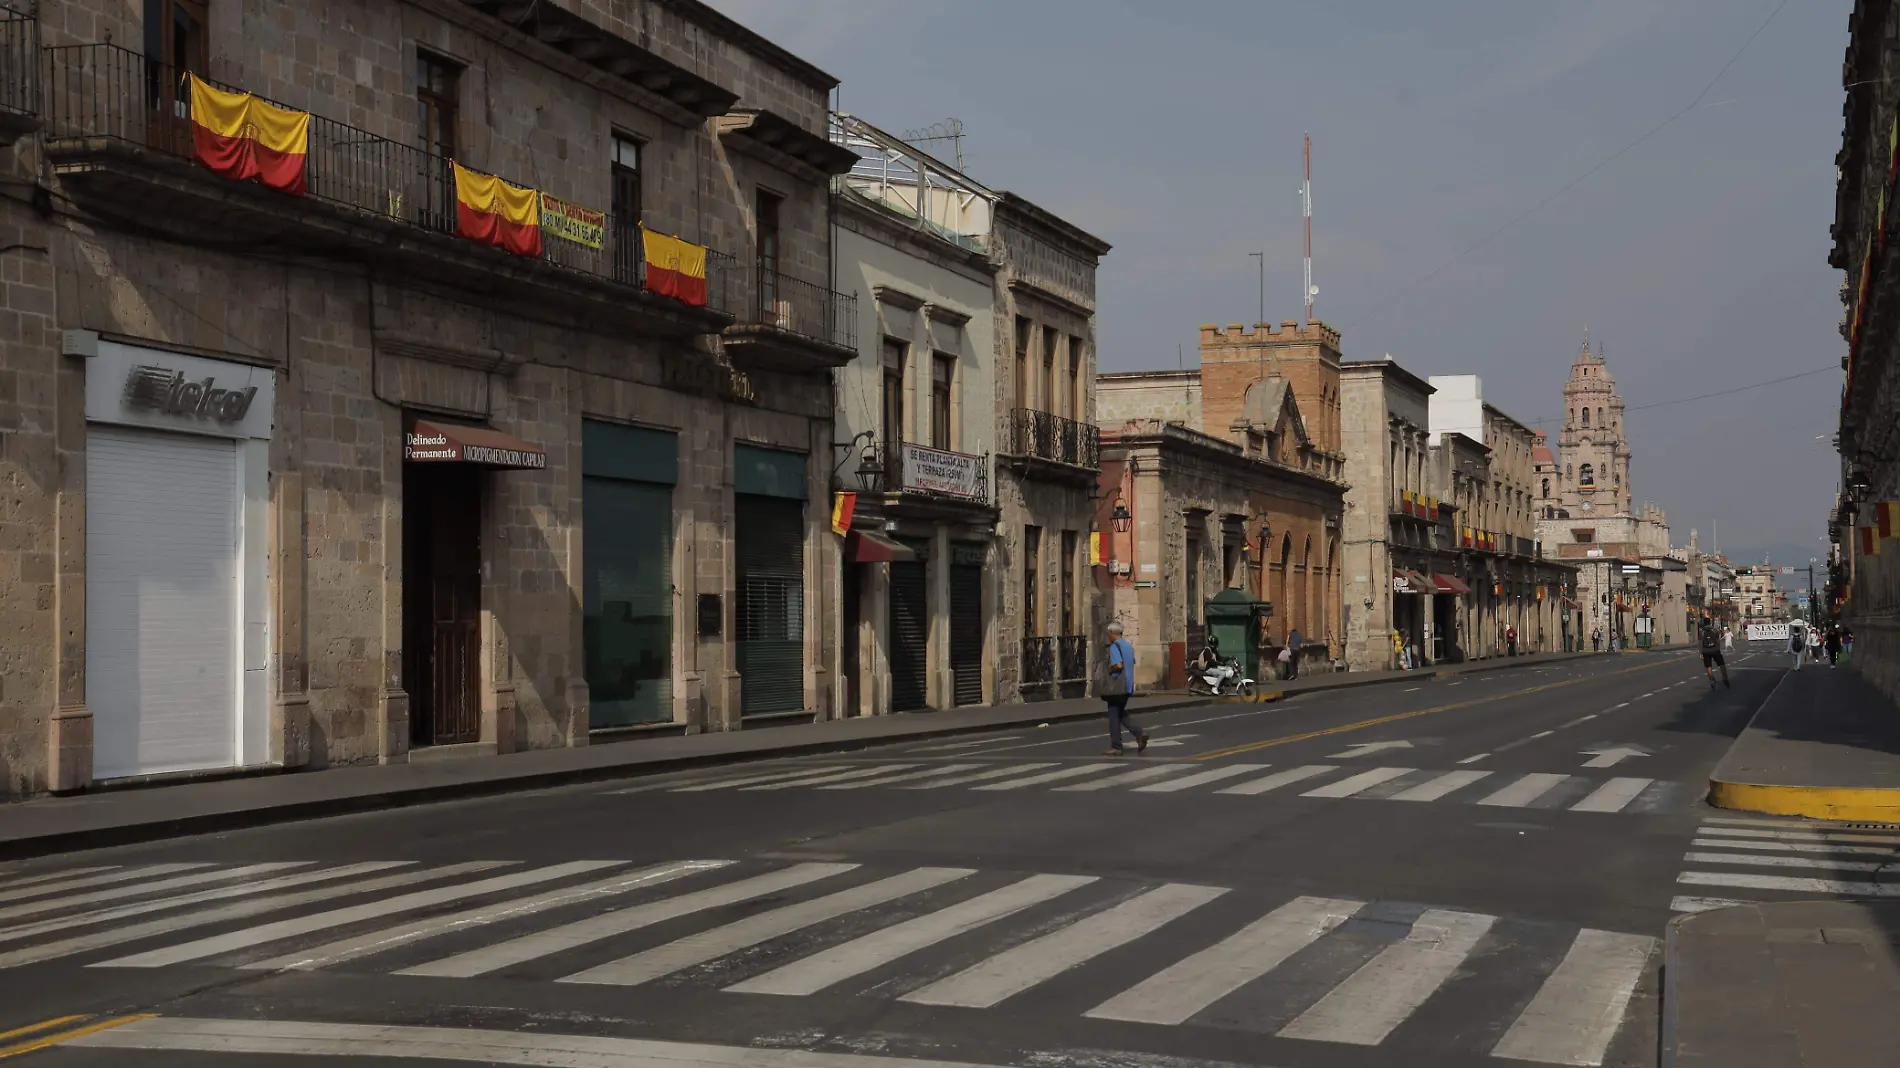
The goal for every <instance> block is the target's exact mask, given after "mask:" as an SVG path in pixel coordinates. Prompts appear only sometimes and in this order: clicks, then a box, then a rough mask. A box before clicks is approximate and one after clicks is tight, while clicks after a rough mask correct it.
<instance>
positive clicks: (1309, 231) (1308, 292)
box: [1300, 134, 1319, 325]
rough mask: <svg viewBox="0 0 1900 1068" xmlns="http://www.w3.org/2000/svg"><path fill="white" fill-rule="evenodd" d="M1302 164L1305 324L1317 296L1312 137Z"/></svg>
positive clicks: (1302, 152)
mask: <svg viewBox="0 0 1900 1068" xmlns="http://www.w3.org/2000/svg"><path fill="white" fill-rule="evenodd" d="M1300 155H1301V157H1302V162H1303V163H1304V164H1305V166H1306V180H1305V181H1303V182H1301V183H1300V215H1301V216H1303V217H1304V219H1305V221H1306V271H1305V276H1306V288H1305V290H1304V291H1302V293H1301V294H1300V297H1301V300H1302V302H1303V303H1304V305H1305V307H1306V323H1305V324H1302V325H1307V324H1311V323H1312V321H1313V298H1314V297H1317V296H1319V287H1318V286H1316V285H1314V284H1313V136H1312V135H1311V134H1307V135H1306V144H1305V147H1303V148H1302V149H1301V151H1300Z"/></svg>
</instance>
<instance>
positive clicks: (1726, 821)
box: [0, 649, 1892, 1068]
mask: <svg viewBox="0 0 1900 1068" xmlns="http://www.w3.org/2000/svg"><path fill="white" fill-rule="evenodd" d="M1731 663H1732V667H1733V674H1734V687H1733V689H1717V690H1714V691H1711V690H1710V688H1709V686H1708V685H1707V683H1706V682H1705V681H1704V679H1703V676H1702V672H1701V668H1700V664H1699V662H1698V660H1697V659H1696V658H1695V657H1694V656H1693V655H1688V654H1684V653H1680V652H1659V653H1649V654H1632V655H1627V656H1621V657H1603V658H1598V659H1591V660H1585V661H1578V662H1568V663H1560V664H1556V665H1551V666H1547V667H1542V668H1535V669H1529V670H1508V671H1500V672H1492V673H1484V674H1478V675H1473V676H1466V677H1463V678H1459V679H1452V680H1427V679H1421V680H1419V681H1418V682H1417V684H1416V685H1382V686H1374V687H1368V688H1361V689H1349V690H1342V691H1335V692H1331V693H1325V694H1312V695H1307V696H1303V697H1297V698H1294V699H1292V700H1289V701H1287V702H1285V703H1274V704H1246V703H1216V704H1211V705H1207V706H1204V707H1199V708H1188V709H1180V710H1176V711H1173V712H1170V713H1166V714H1164V715H1161V716H1158V717H1155V718H1154V719H1153V720H1152V722H1147V723H1144V726H1146V727H1147V728H1149V729H1150V730H1152V732H1153V742H1152V744H1151V746H1150V747H1149V749H1148V751H1147V753H1146V754H1145V755H1140V756H1137V755H1135V753H1134V752H1133V746H1132V744H1131V745H1130V751H1129V754H1128V755H1127V756H1125V757H1121V758H1110V757H1105V756H1103V755H1102V753H1103V750H1104V748H1105V739H1104V738H1103V737H1102V729H1101V727H1100V725H1099V724H1068V725H1063V726H1055V727H1047V728H1043V729H1029V730H1018V731H1007V732H999V733H996V734H992V735H977V736H967V737H961V738H955V739H952V740H948V741H945V740H941V739H939V740H934V741H929V742H923V743H917V744H911V745H906V746H898V747H890V748H881V749H872V750H866V751H861V752H858V753H853V754H847V755H843V756H839V755H831V756H825V757H812V758H802V759H796V760H783V761H776V762H771V763H764V764H745V765H739V766H732V767H726V768H719V769H706V770H701V771H698V772H693V773H687V774H679V775H674V776H668V777H664V778H656V779H635V780H627V781H623V782H618V783H610V784H595V785H590V786H586V787H574V788H567V789H560V790H551V791H545V792H539V793H530V794H517V795H512V796H505V797H500V798H493V799H484V800H478V801H469V802H463V803H453V804H441V805H434V806H424V807H418V808H411V809H405V810H399V811H392V812H387V813H379V814H372V815H362V816H350V817H339V818H334V819H328V820H319V821H312V822H305V823H296V824H289V825H282V826H274V827H265V828H261V829H256V830H249V831H243V832H237V833H230V834H222V835H216V836H206V837H202V838H191V839H182V840H177V841H171V842H160V843H155V844H150V845H143V846H137V847H128V848H121V849H113V850H100V851H95V852H91V853H84V854H70V855H66V856H61V857H55V858H48V859H45V860H40V861H34V862H30V863H24V864H20V865H15V866H12V867H10V868H8V869H6V870H5V871H4V872H0V968H4V969H5V971H4V973H0V974H3V975H4V978H0V982H3V983H4V989H5V990H6V992H7V997H6V998H5V999H3V1000H0V1032H4V1034H0V1056H5V1055H7V1054H8V1053H9V1052H19V1053H30V1054H31V1055H32V1056H33V1057H35V1058H38V1060H39V1061H42V1062H44V1063H45V1064H47V1065H48V1066H51V1068H57V1066H59V1065H71V1066H81V1065H86V1066H91V1065H100V1066H111V1065H130V1064H141V1065H145V1064H153V1065H171V1064H177V1065H184V1064H193V1065H197V1064H202V1063H204V1059H203V1057H202V1053H203V1052H205V1051H213V1050H224V1051H227V1052H228V1053H229V1056H227V1057H224V1058H221V1059H220V1060H219V1061H218V1062H217V1063H220V1064H231V1065H247V1064H259V1065H261V1064H265V1063H279V1061H278V1059H277V1058H278V1057H279V1056H280V1055H282V1054H286V1053H293V1052H303V1053H329V1054H335V1055H339V1056H349V1057H352V1058H354V1059H356V1060H358V1061H359V1062H360V1063H364V1064H369V1063H394V1062H393V1061H383V1060H380V1059H379V1058H382V1057H449V1056H470V1055H471V1054H469V1053H468V1050H467V1048H466V1047H469V1046H473V1047H477V1049H478V1050H479V1057H481V1058H485V1059H493V1060H495V1061H496V1062H498V1063H534V1064H606V1063H655V1062H660V1061H666V1060H668V1059H669V1058H671V1059H673V1060H676V1061H678V1062H680V1063H698V1062H701V1061H703V1062H705V1063H723V1064H732V1065H753V1064H760V1065H763V1064H774V1065H777V1064H785V1065H792V1064H800V1065H821V1066H829V1065H847V1064H850V1065H871V1064H875V1063H880V1061H879V1060H878V1059H882V1058H889V1059H893V1060H891V1061H889V1062H887V1063H893V1064H895V1063H899V1062H911V1061H916V1060H930V1061H936V1062H952V1063H970V1064H990V1065H1038V1066H1041V1065H1047V1066H1057V1065H1061V1066H1089V1065H1169V1066H1177V1065H1178V1066H1186V1065H1198V1064H1239V1065H1261V1066H1267V1065H1271V1066H1276V1068H1308V1066H1311V1068H1332V1066H1339V1068H1357V1066H1366V1068H1370V1066H1395V1068H1396V1066H1407V1068H1413V1066H1421V1068H1422V1066H1454V1065H1460V1066H1461V1065H1478V1064H1498V1063H1511V1062H1520V1063H1550V1064H1609V1065H1621V1066H1633V1065H1654V1064H1655V1063H1656V1049H1657V1033H1656V1016H1657V1006H1656V1002H1657V997H1658V992H1659V968H1660V965H1661V961H1662V953H1661V938H1662V935H1663V932H1664V928H1665V924H1666V922H1667V921H1668V920H1669V918H1670V916H1671V915H1672V914H1674V913H1675V912H1677V911H1694V910H1698V909H1702V908H1707V907H1710V905H1711V904H1712V903H1714V902H1716V901H1726V900H1759V899H1762V898H1764V897H1776V896H1794V895H1797V894H1799V893H1802V892H1806V893H1807V896H1814V891H1816V890H1817V889H1818V890H1821V891H1825V890H1826V889H1827V885H1826V884H1825V883H1813V881H1812V880H1807V879H1805V876H1806V875H1809V874H1813V872H1812V870H1811V869H1814V868H1828V867H1834V868H1836V869H1839V868H1840V867H1841V866H1840V865H1839V864H1834V865H1830V864H1828V863H1827V862H1825V861H1820V860H1811V859H1809V857H1808V856H1806V855H1804V854H1802V853H1801V852H1800V850H1801V846H1800V845H1799V844H1796V845H1794V846H1793V847H1791V848H1787V847H1785V846H1786V843H1785V841H1784V839H1788V840H1792V839H1794V838H1796V837H1797V836H1795V835H1793V834H1789V835H1782V834H1781V833H1780V832H1778V831H1776V830H1774V826H1775V824H1774V821H1770V820H1762V819H1756V820H1743V819H1735V818H1727V817H1724V816H1723V815H1722V814H1721V813H1718V812H1715V811H1714V810H1710V809H1708V808H1706V807H1705V806H1704V805H1703V804H1702V802H1701V793H1702V791H1703V789H1704V788H1705V786H1706V780H1707V778H1708V771H1709V769H1710V768H1711V766H1712V765H1713V764H1714V762H1715V761H1716V760H1718V759H1719V758H1720V756H1721V755H1722V753H1723V752H1724V749H1725V747H1726V746H1727V744H1728V742H1729V739H1730V738H1731V737H1732V736H1733V735H1734V734H1735V733H1736V732H1737V731H1738V730H1739V729H1740V728H1741V726H1742V724H1743V723H1744V722H1745V721H1746V718H1747V717H1748V715H1749V714H1750V713H1751V712H1752V711H1753V710H1754V708H1755V707H1756V706H1757V705H1758V704H1759V703H1760V702H1761V701H1762V700H1763V699H1764V698H1765V696H1766V695H1767V694H1768V692H1769V691H1770V690H1771V688H1772V687H1774V686H1775V684H1776V683H1777V682H1778V681H1779V680H1780V678H1781V676H1782V674H1783V669H1784V668H1785V666H1786V663H1785V658H1782V657H1776V656H1770V655H1767V654H1765V653H1757V654H1750V653H1749V652H1748V651H1746V650H1739V649H1738V650H1737V651H1736V653H1735V654H1733V656H1732V657H1731ZM1823 670H1825V668H1823ZM1699 828H1703V829H1704V830H1703V831H1702V832H1701V836H1700V837H1699V836H1698V829H1699ZM1725 835H1726V836H1728V837H1727V838H1726V839H1723V838H1722V836H1725ZM1803 837H1806V836H1803ZM1868 841H1869V842H1873V841H1874V840H1873V839H1869V840H1868ZM1753 842H1759V843H1763V844H1761V845H1758V846H1755V848H1756V849H1757V851H1758V852H1761V851H1765V854H1764V855H1763V856H1757V855H1755V854H1753V853H1732V854H1718V853H1709V852H1706V850H1708V849H1712V848H1716V847H1732V848H1742V847H1749V846H1751V844H1752V843H1753ZM1879 844H1882V843H1875V844H1874V845H1867V846H1863V847H1859V848H1862V849H1864V851H1866V852H1869V853H1874V852H1881V853H1884V854H1886V855H1891V853H1892V850H1891V849H1884V850H1882V849H1878V848H1876V846H1877V845H1879ZM1884 844H1887V845H1890V844H1891V843H1884ZM1778 845H1781V846H1783V847H1784V848H1782V849H1781V852H1779V853H1777V852H1776V851H1775V849H1776V847H1777V846H1778ZM1687 857H1696V858H1700V859H1699V860H1697V861H1686V859H1685V858H1687ZM1877 864H1878V862H1875V865H1876V866H1877ZM1848 870H1854V869H1852V868H1851V866H1850V867H1849V868H1848ZM1865 870H1873V868H1872V867H1868V868H1866V869H1865ZM1823 874H1825V872H1823ZM1848 877H1849V878H1866V876H1848ZM1810 884H1812V885H1810ZM147 1015H149V1016H151V1017H153V1018H150V1019H141V1018H138V1017H144V1016H147ZM48 1021H54V1022H51V1023H49V1022H48ZM233 1021H236V1022H233ZM318 1025H322V1026H318ZM42 1043H44V1044H45V1045H46V1048H44V1049H41V1048H40V1046H41V1044H42ZM135 1051H136V1052H135ZM458 1051H459V1052H458ZM788 1051H807V1052H808V1053H809V1054H812V1056H810V1057H808V1058H806V1059H797V1058H790V1057H788V1056H786V1054H787V1052H788ZM615 1057H621V1058H630V1059H626V1060H620V1061H616V1060H614V1059H613V1058H615ZM589 1058H597V1059H589ZM861 1058H871V1059H861Z"/></svg>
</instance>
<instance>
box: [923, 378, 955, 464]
mask: <svg viewBox="0 0 1900 1068" xmlns="http://www.w3.org/2000/svg"><path fill="white" fill-rule="evenodd" d="M956 373H957V362H956V360H955V359H953V358H951V357H949V356H944V355H942V354H938V355H937V356H935V357H933V358H932V359H931V361H930V445H931V447H932V448H937V449H950V448H954V447H955V445H954V441H955V439H954V437H953V435H952V434H951V433H950V412H951V404H950V388H951V385H952V384H953V383H954V382H955V381H956Z"/></svg>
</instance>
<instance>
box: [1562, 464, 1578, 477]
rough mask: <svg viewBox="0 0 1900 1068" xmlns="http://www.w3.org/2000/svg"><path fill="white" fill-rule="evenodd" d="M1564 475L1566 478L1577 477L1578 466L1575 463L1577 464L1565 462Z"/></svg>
mask: <svg viewBox="0 0 1900 1068" xmlns="http://www.w3.org/2000/svg"><path fill="white" fill-rule="evenodd" d="M1564 477H1565V478H1575V477H1577V468H1576V465H1575V464H1565V465H1564Z"/></svg>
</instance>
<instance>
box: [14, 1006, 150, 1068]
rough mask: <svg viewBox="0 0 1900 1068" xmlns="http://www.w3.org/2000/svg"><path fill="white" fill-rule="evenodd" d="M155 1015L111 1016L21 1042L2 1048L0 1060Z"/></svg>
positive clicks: (31, 1028) (147, 1013)
mask: <svg viewBox="0 0 1900 1068" xmlns="http://www.w3.org/2000/svg"><path fill="white" fill-rule="evenodd" d="M154 1015H156V1014H155V1013H149V1012H144V1013H135V1014H133V1015H130V1016H111V1017H107V1018H106V1019H103V1020H99V1021H97V1022H95V1023H89V1024H86V1025H85V1026H83V1027H73V1028H68V1029H67V1030H64V1031H56V1032H54V1033H52V1034H50V1035H45V1036H43V1037H40V1038H35V1039H30V1040H28V1041H26V1042H20V1043H17V1044H15V1045H11V1046H0V1060H5V1059H6V1058H8V1057H18V1056H19V1055H20V1054H22V1053H31V1052H33V1051H34V1050H38V1049H45V1048H46V1047H48V1046H57V1045H59V1044H60V1043H61V1042H70V1041H72V1040H73V1039H75V1038H82V1037H84V1036H86V1035H90V1034H95V1033H97V1032H100V1031H110V1030H112V1029H113V1028H115V1027H123V1026H125V1025H126V1024H129V1023H133V1022H136V1021H138V1020H149V1019H151V1018H152V1017H153V1016H154ZM80 1018H81V1019H83V1017H80ZM65 1019H69V1020H70V1019H74V1017H70V1016H68V1017H65ZM53 1022H54V1021H50V1020H49V1021H47V1023H49V1024H50V1023H53ZM44 1026H46V1025H45V1024H42V1025H39V1027H29V1028H26V1030H28V1031H32V1030H38V1029H39V1028H40V1027H44ZM9 1033H14V1032H9Z"/></svg>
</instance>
